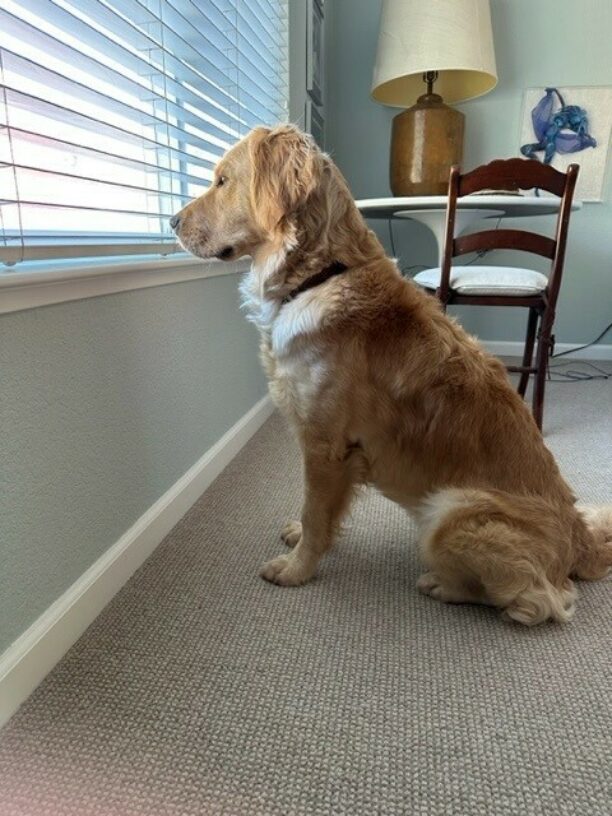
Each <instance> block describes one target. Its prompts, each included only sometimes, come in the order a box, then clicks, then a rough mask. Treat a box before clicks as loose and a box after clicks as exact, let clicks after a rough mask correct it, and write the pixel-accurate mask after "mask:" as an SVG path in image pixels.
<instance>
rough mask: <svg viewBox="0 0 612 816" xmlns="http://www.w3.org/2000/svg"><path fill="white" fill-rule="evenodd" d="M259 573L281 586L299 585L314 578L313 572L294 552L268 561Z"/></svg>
mask: <svg viewBox="0 0 612 816" xmlns="http://www.w3.org/2000/svg"><path fill="white" fill-rule="evenodd" d="M259 574H260V575H261V577H262V578H265V580H266V581H270V582H271V583H273V584H278V585H279V586H299V585H300V584H305V583H306V581H308V580H309V579H310V578H312V572H311V571H310V570H307V569H305V567H304V564H301V563H300V562H299V561H298V560H297V559H296V558H295V557H294V556H293V553H290V554H289V555H280V556H279V557H278V558H273V559H272V561H266V563H265V564H264V565H263V567H262V568H261V570H260V571H259Z"/></svg>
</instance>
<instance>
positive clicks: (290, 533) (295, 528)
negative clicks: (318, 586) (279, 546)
mask: <svg viewBox="0 0 612 816" xmlns="http://www.w3.org/2000/svg"><path fill="white" fill-rule="evenodd" d="M301 537H302V522H301V521H288V522H287V524H285V526H284V527H283V529H282V532H281V540H282V542H283V544H286V545H287V547H295V546H296V545H297V544H299V543H300V539H301Z"/></svg>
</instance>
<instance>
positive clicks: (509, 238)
mask: <svg viewBox="0 0 612 816" xmlns="http://www.w3.org/2000/svg"><path fill="white" fill-rule="evenodd" d="M577 177H578V165H577V164H571V165H570V166H569V167H568V170H567V173H560V172H559V171H558V170H555V169H554V168H552V167H550V166H548V165H544V164H541V163H540V162H538V161H535V160H534V159H505V160H497V161H493V162H491V163H490V164H486V165H483V166H481V167H477V168H476V169H475V170H472V171H471V172H469V173H466V174H465V175H461V172H460V169H459V168H458V167H453V168H452V169H451V174H450V182H449V188H448V205H447V211H446V237H445V247H444V255H443V258H442V266H441V268H435V269H427V270H425V271H424V272H420V273H419V274H418V275H416V276H415V278H414V280H415V282H416V283H418V284H420V285H421V286H423V287H425V288H426V289H429V290H431V291H435V292H436V294H437V296H438V297H439V298H440V300H441V301H442V304H443V306H444V309H446V306H447V305H448V304H449V303H453V304H454V303H460V304H469V305H477V306H522V307H524V308H528V309H529V316H528V320H527V336H526V338H525V348H524V352H523V362H522V365H520V366H508V370H509V371H513V372H519V373H520V375H521V376H520V381H519V385H518V391H519V394H520V395H521V396H523V397H524V396H525V391H526V389H527V383H528V381H529V376H530V374H534V375H535V382H534V388H533V416H534V419H535V421H536V423H537V425H538V428H540V429H541V428H542V416H543V412H544V388H545V385H546V372H547V367H548V359H549V357H550V356H551V355H552V352H553V348H554V335H553V333H552V330H553V325H554V321H555V309H556V305H557V298H558V296H559V289H560V286H561V277H562V274H563V262H564V259H565V246H566V242H567V232H568V226H569V219H570V211H571V205H572V198H573V195H574V188H575V186H576V179H577ZM533 188H538V189H541V190H547V191H548V192H551V193H554V194H555V195H557V196H559V197H560V198H561V202H560V208H559V216H558V219H557V229H556V235H555V238H554V240H553V239H552V238H547V237H545V236H543V235H538V234H537V233H534V232H528V231H525V230H517V229H493V230H485V231H482V232H475V233H472V234H469V235H463V236H460V237H458V238H455V213H456V210H457V199H458V198H459V197H461V196H465V195H469V194H470V193H474V192H478V191H480V190H519V189H520V190H531V189H533ZM483 204H484V201H483ZM489 249H513V250H523V251H525V252H531V253H535V254H536V255H543V256H544V257H545V258H550V260H551V268H550V274H549V275H548V277H546V276H545V275H542V274H541V273H540V272H536V271H535V270H532V269H524V268H518V267H501V266H480V265H464V266H455V267H453V266H452V259H453V258H454V257H456V256H458V255H463V254H465V253H467V252H475V251H476V252H478V251H481V250H489ZM538 324H539V325H538ZM536 337H537V350H536V354H535V364H534V363H533V351H534V345H535V342H536Z"/></svg>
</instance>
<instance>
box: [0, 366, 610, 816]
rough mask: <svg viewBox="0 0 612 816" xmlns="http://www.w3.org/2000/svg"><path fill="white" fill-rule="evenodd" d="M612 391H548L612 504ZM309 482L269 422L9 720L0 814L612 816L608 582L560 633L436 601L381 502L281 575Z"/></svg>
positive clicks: (554, 435)
mask: <svg viewBox="0 0 612 816" xmlns="http://www.w3.org/2000/svg"><path fill="white" fill-rule="evenodd" d="M611 404H612V393H611V388H610V385H609V384H608V383H602V382H599V383H582V384H569V385H565V384H564V385H556V384H555V385H552V386H551V387H550V389H549V408H548V412H547V429H548V437H547V438H548V443H549V445H550V446H551V447H552V448H553V449H554V451H555V453H557V454H558V455H559V459H560V461H561V465H562V468H563V470H564V472H565V474H566V475H567V477H568V478H570V479H571V481H572V482H573V484H574V485H575V487H576V489H577V490H578V491H579V493H580V494H581V496H582V497H583V498H584V499H590V500H602V499H605V498H608V499H612V478H611V463H610V459H611V457H610V437H611V431H612V428H611V420H610V405H611ZM300 480H301V479H300V465H299V460H298V456H297V452H296V448H295V446H294V444H293V442H292V441H291V439H290V437H289V436H288V434H287V433H286V431H285V429H284V426H283V424H282V422H281V421H280V419H279V418H278V417H273V418H272V419H271V420H270V421H269V422H268V423H267V424H266V426H265V427H264V428H263V429H262V430H261V431H260V432H259V433H258V434H257V435H256V437H254V439H253V440H252V441H251V443H250V444H249V445H248V446H247V448H245V450H244V451H243V452H242V453H241V454H240V455H239V457H238V458H237V459H236V460H235V461H234V462H233V463H232V465H231V466H230V467H229V468H228V469H227V470H226V471H225V472H224V473H223V474H222V476H221V477H220V478H219V479H218V480H217V481H216V482H215V483H214V485H213V486H212V487H211V488H210V489H209V490H208V491H207V493H206V494H205V495H204V496H203V497H202V498H201V499H200V500H199V501H198V503H197V504H196V505H195V506H194V508H193V509H192V510H191V511H190V512H189V513H188V514H187V515H186V516H185V518H184V519H183V520H182V521H181V522H180V524H179V525H178V526H177V527H176V528H175V529H174V531H173V532H172V533H171V534H170V535H169V536H168V538H167V539H166V540H165V542H164V543H163V544H162V546H160V547H159V549H158V550H157V551H156V553H155V554H154V555H153V557H151V558H150V559H149V561H148V562H147V563H146V564H145V565H144V566H143V568H142V569H140V570H139V572H138V573H137V574H136V575H135V577H134V578H133V579H132V580H131V581H130V582H129V584H128V585H127V586H126V587H125V588H124V590H123V591H122V592H121V593H120V594H119V595H118V596H117V597H116V598H115V600H114V601H113V602H112V603H111V605H110V606H109V607H108V608H107V610H106V611H105V612H104V613H103V614H102V615H101V616H100V618H99V619H98V620H97V621H96V622H95V623H94V625H92V626H91V627H90V629H89V630H88V631H87V632H86V634H85V635H84V636H83V637H82V638H81V640H80V641H79V642H78V643H77V644H76V645H75V647H74V648H73V649H72V650H71V651H70V652H69V654H68V655H67V656H66V657H65V659H64V660H62V662H61V663H60V664H59V665H58V667H57V668H56V669H55V671H54V672H53V673H52V674H51V675H50V676H49V678H48V679H47V680H46V682H45V683H44V684H43V685H42V686H41V687H40V688H39V689H38V690H37V692H35V694H34V695H33V696H32V697H31V699H30V700H29V701H28V703H27V704H26V705H24V706H23V708H22V709H21V710H20V712H19V713H18V714H17V715H16V716H15V717H14V718H13V720H12V721H11V723H10V724H9V725H8V726H7V727H6V728H5V730H4V731H3V732H2V734H1V735H0V814H1V816H17V814H18V815H19V816H38V814H45V815H46V816H68V815H70V816H90V815H91V816H93V814H96V816H161V814H164V816H165V815H166V814H167V815H168V816H179V815H180V816H195V814H203V815H205V816H207V815H208V814H210V815H211V816H213V815H214V814H228V816H264V815H265V816H328V815H329V816H332V814H333V816H336V814H342V815H346V816H361V815H362V814H363V816H374V814H381V815H382V814H384V816H392V815H393V814H411V815H412V814H415V815H417V816H472V814H474V816H488V814H503V815H504V816H506V815H510V814H512V815H513V816H528V815H530V814H533V815H534V816H536V814H537V815H538V816H541V815H543V814H546V816H578V815H579V814H580V816H603V815H604V814H606V815H607V816H609V814H610V813H611V812H612V713H611V703H612V658H611V652H610V630H611V622H612V584H611V583H610V581H607V582H601V583H598V584H590V585H589V584H583V585H582V586H581V587H580V595H581V597H580V603H579V606H578V612H577V615H576V618H575V620H574V622H572V623H571V624H569V625H567V626H565V627H562V626H558V625H553V624H550V625H546V626H543V627H540V628H537V629H534V630H527V629H524V628H522V627H520V626H517V625H510V624H505V623H503V622H502V621H501V620H500V619H499V618H498V616H497V615H496V614H495V613H494V612H493V611H491V610H489V609H484V608H478V607H471V606H461V607H457V606H446V605H442V604H440V603H438V602H436V601H434V600H432V599H430V598H426V597H423V596H421V595H418V594H417V592H416V590H415V581H416V578H417V575H418V573H419V568H418V565H417V559H416V553H415V546H414V530H413V527H412V526H411V523H410V521H409V520H408V519H407V518H406V516H405V515H404V514H403V513H402V512H401V511H400V510H399V509H398V508H396V507H395V506H393V505H391V504H390V503H388V502H386V501H385V500H383V499H382V498H379V497H377V496H376V495H375V494H373V493H371V494H369V495H368V496H367V497H366V498H364V499H363V500H362V501H361V502H360V503H359V504H358V505H357V506H356V508H355V511H354V513H353V516H352V519H351V521H350V524H349V525H348V527H347V530H346V533H345V535H344V537H343V538H342V540H341V541H340V543H339V545H338V546H337V548H336V549H335V551H334V552H333V553H332V554H331V555H330V556H329V557H328V558H327V559H326V561H325V562H324V565H323V568H322V571H321V574H320V576H319V578H318V579H317V580H315V581H314V582H313V583H312V584H310V585H308V586H306V587H303V588H300V589H279V588H277V587H275V586H271V585H269V584H266V583H264V582H263V581H261V580H260V579H259V578H258V577H257V569H258V566H259V564H260V563H261V562H262V561H263V560H264V559H266V558H269V557H271V556H273V555H275V554H276V553H279V552H281V551H282V545H281V544H280V542H279V541H278V532H279V529H280V527H281V525H282V524H283V522H284V521H285V520H286V519H287V518H289V517H293V516H295V515H296V513H297V512H298V508H299V504H300Z"/></svg>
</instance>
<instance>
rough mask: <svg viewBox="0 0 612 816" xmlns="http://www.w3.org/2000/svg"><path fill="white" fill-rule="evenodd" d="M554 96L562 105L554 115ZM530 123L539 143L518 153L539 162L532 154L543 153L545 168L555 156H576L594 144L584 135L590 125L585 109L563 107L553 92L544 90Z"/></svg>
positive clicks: (563, 103) (591, 138)
mask: <svg viewBox="0 0 612 816" xmlns="http://www.w3.org/2000/svg"><path fill="white" fill-rule="evenodd" d="M555 94H556V96H557V100H558V102H559V104H560V105H561V107H560V108H559V109H558V110H557V111H554V107H555V103H556V100H555ZM531 121H532V122H533V130H534V133H535V135H536V138H537V139H538V141H537V142H535V143H533V144H525V145H523V146H522V147H521V153H522V154H523V156H527V158H529V159H535V158H538V157H537V156H536V155H535V154H536V153H538V152H540V151H542V150H543V151H544V159H543V161H544V164H550V162H551V161H552V159H553V156H554V155H555V153H576V152H578V151H579V150H584V149H585V148H587V147H595V146H596V144H597V142H596V141H595V139H594V138H593V137H592V136H590V135H589V133H588V132H587V131H588V127H589V122H588V117H587V113H586V111H585V110H584V108H580V107H579V106H578V105H566V104H565V101H564V99H563V97H562V96H561V94H560V93H559V91H558V90H557V89H556V88H546V93H545V94H544V96H543V97H542V99H540V101H539V102H538V104H537V105H536V106H535V108H534V109H533V110H532V111H531Z"/></svg>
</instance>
